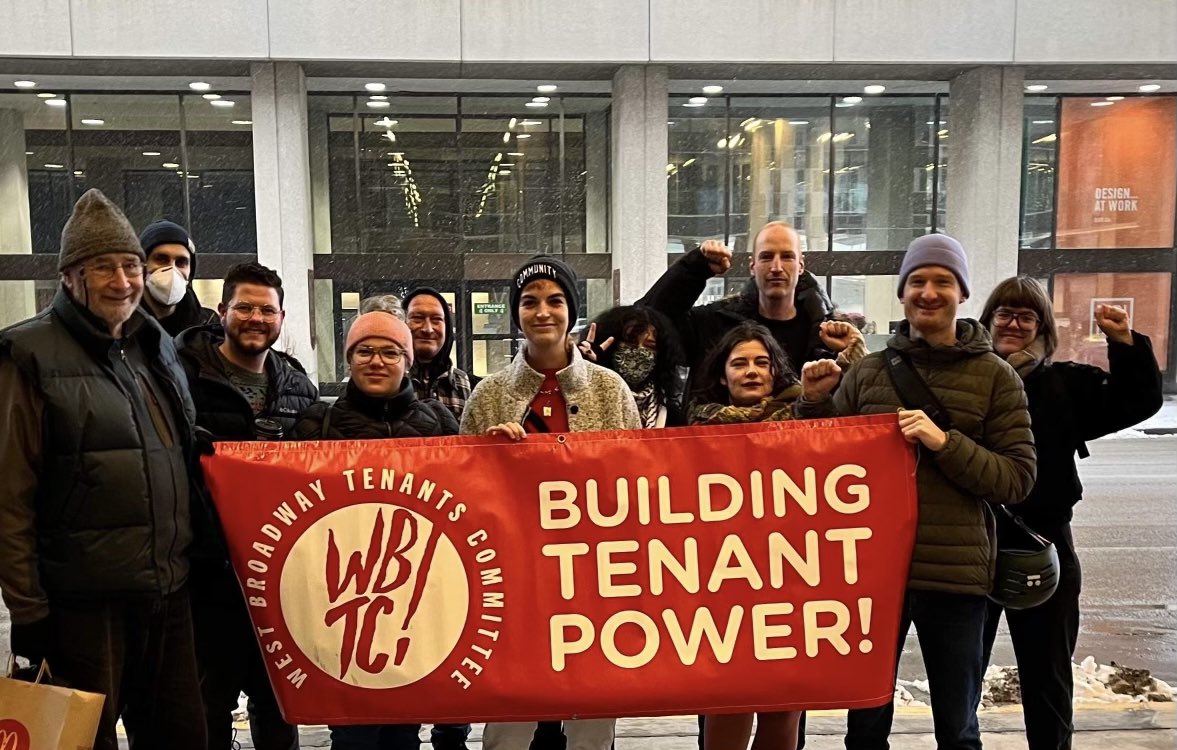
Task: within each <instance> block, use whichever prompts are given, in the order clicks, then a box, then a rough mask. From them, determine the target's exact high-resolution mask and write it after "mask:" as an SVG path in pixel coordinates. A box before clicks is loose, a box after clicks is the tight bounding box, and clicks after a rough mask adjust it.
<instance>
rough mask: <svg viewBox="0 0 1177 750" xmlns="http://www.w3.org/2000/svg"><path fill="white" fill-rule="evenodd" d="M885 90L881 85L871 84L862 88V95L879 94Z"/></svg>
mask: <svg viewBox="0 0 1177 750" xmlns="http://www.w3.org/2000/svg"><path fill="white" fill-rule="evenodd" d="M886 90H887V87H886V86H884V85H882V84H881V83H872V84H871V85H869V86H863V87H862V93H864V94H881V93H883V92H884V91H886Z"/></svg>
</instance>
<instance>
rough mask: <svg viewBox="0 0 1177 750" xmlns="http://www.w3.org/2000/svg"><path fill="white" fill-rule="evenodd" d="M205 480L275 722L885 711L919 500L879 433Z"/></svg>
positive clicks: (338, 458) (327, 453)
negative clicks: (275, 704)
mask: <svg viewBox="0 0 1177 750" xmlns="http://www.w3.org/2000/svg"><path fill="white" fill-rule="evenodd" d="M204 471H205V477H206V479H207V481H208V484H209V487H210V489H211V491H212V494H213V497H214V499H215V502H216V505H217V508H218V510H219V512H220V515H221V520H222V524H223V526H224V529H225V534H226V536H227V538H228V541H229V546H230V550H231V556H232V560H233V565H234V567H235V569H236V571H237V575H238V578H239V579H240V581H241V584H242V588H243V590H244V592H245V595H246V598H247V601H248V603H249V610H250V614H251V616H252V618H253V622H254V625H255V628H256V633H257V636H258V640H259V643H260V644H261V646H262V649H263V651H264V654H265V659H266V666H267V668H268V669H269V672H270V679H271V681H272V682H273V684H274V686H275V688H276V690H277V694H278V701H279V703H280V704H281V707H282V711H283V714H284V715H285V717H286V719H287V720H288V721H291V722H297V723H304V724H310V723H316V724H317V723H333V724H340V723H342V724H346V723H378V722H400V721H444V722H459V721H488V720H527V719H557V718H569V717H577V718H591V717H614V716H654V715H665V714H681V713H706V712H729V711H745V710H746V711H753V710H780V709H790V708H833V707H855V706H870V705H878V704H881V703H886V702H887V701H888V700H890V698H891V695H892V691H893V685H894V683H893V672H894V668H895V659H896V639H897V631H898V624H899V612H900V607H901V603H902V599H903V592H904V587H905V582H906V579H907V571H908V566H909V563H910V558H911V548H912V544H913V540H914V536H915V524H916V497H915V481H914V474H915V459H914V454H913V451H912V450H911V448H910V447H909V446H908V444H907V443H906V442H904V440H903V438H902V436H901V435H900V433H899V430H898V429H897V424H896V420H895V417H894V416H891V415H886V416H876V417H853V418H849V419H837V420H819V421H808V422H792V423H789V422H786V423H772V424H767V425H731V426H715V427H692V428H682V429H670V430H650V431H642V432H600V433H580V434H569V435H559V436H556V435H531V436H529V437H528V438H527V439H526V440H525V441H523V442H522V443H519V444H508V443H505V442H504V441H503V440H499V439H492V438H482V437H478V438H472V437H454V438H435V439H429V440H395V441H383V440H382V441H342V442H322V443H222V444H218V445H217V447H216V454H215V455H214V456H207V457H205V459H204Z"/></svg>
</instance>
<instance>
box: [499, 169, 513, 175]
mask: <svg viewBox="0 0 1177 750" xmlns="http://www.w3.org/2000/svg"><path fill="white" fill-rule="evenodd" d="M499 174H511V170H509V169H502V170H499Z"/></svg>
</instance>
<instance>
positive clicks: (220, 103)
mask: <svg viewBox="0 0 1177 750" xmlns="http://www.w3.org/2000/svg"><path fill="white" fill-rule="evenodd" d="M209 104H211V105H213V106H214V107H232V106H234V105H235V104H236V102H234V101H233V100H232V99H214V100H213V101H211V102H209Z"/></svg>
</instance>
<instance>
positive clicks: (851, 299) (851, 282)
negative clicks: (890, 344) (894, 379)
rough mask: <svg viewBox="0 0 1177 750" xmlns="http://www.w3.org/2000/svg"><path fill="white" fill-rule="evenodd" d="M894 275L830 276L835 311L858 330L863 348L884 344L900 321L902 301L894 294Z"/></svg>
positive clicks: (896, 281) (879, 346)
mask: <svg viewBox="0 0 1177 750" xmlns="http://www.w3.org/2000/svg"><path fill="white" fill-rule="evenodd" d="M898 283H899V277H898V276H890V275H888V276H833V277H831V278H830V297H831V298H832V299H833V300H834V303H835V304H837V306H838V310H839V312H841V313H843V314H845V315H847V316H848V317H849V318H850V321H851V322H852V323H854V325H856V326H858V329H859V330H860V331H862V333H863V337H864V338H865V339H866V349H867V351H871V352H877V351H881V350H882V349H884V348H885V347H886V346H887V339H888V338H890V336H891V332H892V331H893V329H894V326H895V325H896V324H898V323H899V322H900V321H902V320H903V303H902V302H900V301H899V299H898V298H897V297H896V295H895V286H896V284H898Z"/></svg>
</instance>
